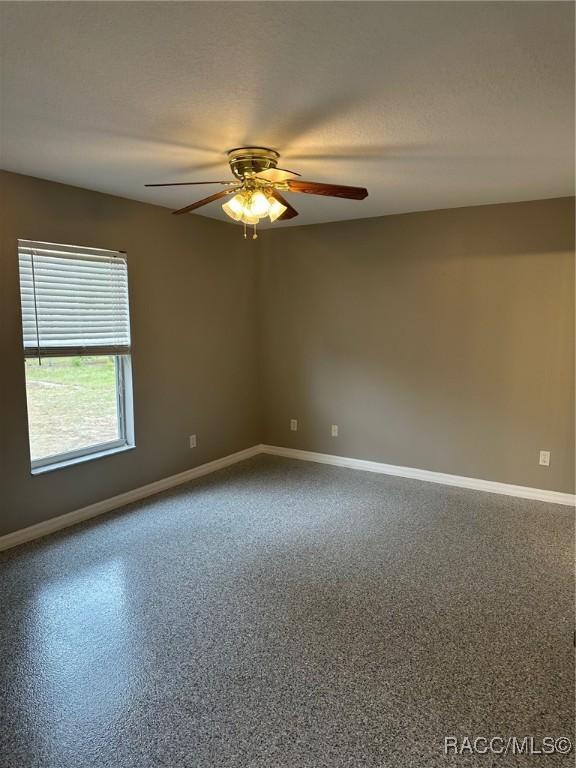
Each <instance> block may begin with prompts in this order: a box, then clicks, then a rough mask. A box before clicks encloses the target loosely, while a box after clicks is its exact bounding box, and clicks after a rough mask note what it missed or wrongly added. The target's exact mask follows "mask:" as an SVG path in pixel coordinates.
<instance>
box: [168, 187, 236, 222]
mask: <svg viewBox="0 0 576 768" xmlns="http://www.w3.org/2000/svg"><path fill="white" fill-rule="evenodd" d="M237 189H240V187H239V186H238V187H233V188H232V189H223V190H222V191H221V192H216V194H215V195H210V197H205V198H204V199H203V200H198V201H197V202H196V203H192V204H191V205H187V206H186V207H185V208H180V209H179V210H178V211H172V213H173V214H176V215H177V214H180V213H188V212H189V211H194V210H196V208H201V207H202V206H203V205H208V203H213V202H214V200H220V199H221V198H222V197H226V195H229V194H230V193H231V192H235V191H236V190H237Z"/></svg>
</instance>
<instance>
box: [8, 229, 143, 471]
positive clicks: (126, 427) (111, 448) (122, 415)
mask: <svg viewBox="0 0 576 768" xmlns="http://www.w3.org/2000/svg"><path fill="white" fill-rule="evenodd" d="M28 243H38V244H40V245H47V246H54V247H55V249H56V250H60V249H62V251H63V252H67V249H78V250H80V251H100V252H103V253H104V252H105V251H103V249H97V248H96V249H95V248H92V247H85V246H73V245H64V244H59V243H48V242H44V241H33V240H27V239H25V238H18V241H17V246H18V247H17V254H18V259H19V263H20V245H21V244H28ZM110 253H116V254H122V258H123V259H124V261H125V263H126V269H127V256H126V253H125V252H124V251H110ZM20 279H21V277H20ZM20 286H21V284H20ZM20 291H22V288H21V287H20ZM127 299H128V297H127ZM21 300H22V293H21ZM126 306H127V310H128V323H130V303H129V299H128V304H127V305H126ZM21 328H22V333H24V326H23V319H21ZM128 333H129V335H130V326H129V325H128ZM36 351H37V352H38V356H39V357H45V356H48V357H58V358H61V359H68V358H76V357H79V356H80V357H82V356H84V355H88V356H90V357H113V358H114V364H115V383H116V416H117V427H118V437H117V438H116V439H115V440H109V441H106V442H104V443H95V444H92V445H87V446H83V447H81V448H75V449H73V450H71V451H64V452H62V453H55V454H51V455H50V456H43V457H41V458H38V459H33V458H32V444H31V440H30V437H31V424H30V417H29V415H28V418H27V432H28V451H29V458H30V471H31V474H32V475H37V474H42V473H44V472H48V471H51V470H54V469H60V468H62V467H67V466H72V465H75V464H80V463H83V462H86V461H91V460H94V459H97V458H101V457H104V456H110V455H113V454H115V453H120V452H122V451H127V450H131V449H133V448H135V447H136V442H135V436H134V405H133V387H132V350H131V344H130V339H129V338H128V346H127V348H122V345H119V346H118V347H117V348H116V350H114V349H107V350H106V351H104V346H101V347H100V350H99V351H98V348H93V347H86V348H85V349H79V348H74V349H72V348H71V349H70V351H69V352H68V353H67V352H66V351H65V350H64V348H60V349H59V350H58V351H56V350H54V352H52V353H50V352H49V351H48V350H46V351H47V353H48V354H47V355H46V354H42V351H41V350H40V349H38V350H36ZM34 357H36V355H35V354H34V353H33V354H29V353H28V354H27V351H26V347H24V345H23V360H24V362H26V360H27V359H33V358H34ZM25 387H26V404H27V408H28V386H27V380H26V374H25Z"/></svg>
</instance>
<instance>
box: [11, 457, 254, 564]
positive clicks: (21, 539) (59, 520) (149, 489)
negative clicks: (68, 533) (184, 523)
mask: <svg viewBox="0 0 576 768" xmlns="http://www.w3.org/2000/svg"><path fill="white" fill-rule="evenodd" d="M261 451H262V447H261V446H260V445H253V446H252V447H251V448H246V449H245V450H243V451H238V452H237V453H231V454H230V455H229V456H223V457H222V458H221V459H216V460H215V461H209V462H208V463H207V464H200V466H198V467H193V468H192V469H187V470H186V471H185V472H180V474H178V475H171V476H170V477H164V478H162V480H157V481H156V482H155V483H149V484H148V485H142V486H141V487H140V488H134V490H132V491H127V492H126V493H121V494H119V495H118V496H112V497H111V498H109V499H103V500H102V501H97V502H96V503H95V504H90V505H89V506H87V507H82V509H76V510H74V511H73V512H68V513H67V514H65V515H59V516H58V517H53V518H51V519H50V520H45V521H43V522H42V523H37V524H36V525H30V526H29V527H28V528H22V529H21V530H19V531H14V532H13V533H8V534H6V535H5V536H0V551H2V550H3V549H10V548H11V547H15V546H17V545H18V544H24V543H25V542H27V541H32V540H33V539H39V538H41V537H42V536H46V535H47V534H49V533H54V532H55V531H59V530H61V529H62V528H69V527H70V526H72V525H76V523H81V522H83V521H84V520H89V519H90V518H91V517H97V515H103V514H104V513H105V512H111V511H112V510H113V509H118V508H119V507H124V506H126V504H132V502H134V501H140V499H145V498H146V497H147V496H154V495H155V494H156V493H161V492H162V491H166V490H168V489H169V488H173V487H174V486H176V485H182V484H183V483H188V482H190V480H194V479H195V478H197V477H202V475H208V474H210V472H216V471H217V470H218V469H224V467H229V466H230V465H231V464H236V463H237V462H239V461H244V460H245V459H249V458H251V457H252V456H255V455H256V454H257V453H261Z"/></svg>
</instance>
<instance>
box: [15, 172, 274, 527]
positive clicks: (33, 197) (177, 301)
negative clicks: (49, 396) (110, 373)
mask: <svg viewBox="0 0 576 768" xmlns="http://www.w3.org/2000/svg"><path fill="white" fill-rule="evenodd" d="M0 181H1V193H2V194H1V202H0V210H1V214H0V215H1V216H2V241H1V261H0V313H1V314H0V334H1V335H0V387H1V389H0V535H1V534H3V533H7V532H9V531H12V530H15V529H18V528H23V527H25V526H27V525H31V524H33V523H37V522H39V521H41V520H45V519H47V518H50V517H53V516H55V515H59V514H62V513H64V512H69V511H71V510H74V509H77V508H80V507H83V506H85V505H87V504H90V503H92V502H95V501H98V500H100V499H104V498H107V497H110V496H113V495H115V494H118V493H121V492H123V491H127V490H129V489H132V488H135V487H138V486H140V485H143V484H146V483H149V482H152V481H154V480H157V479H159V478H162V477H165V476H167V475H171V474H174V473H177V472H181V471H183V470H185V469H187V468H189V467H192V466H195V465H197V464H201V463H203V462H206V461H209V460H211V459H214V458H217V457H220V456H223V455H226V454H229V453H232V452H234V451H237V450H240V449H242V448H246V447H248V446H250V445H254V444H255V443H257V442H258V441H259V439H260V429H259V427H260V423H259V411H258V407H259V397H258V393H257V381H256V361H255V351H256V349H255V339H256V333H255V322H256V314H255V296H254V291H255V287H256V281H255V268H256V260H255V256H254V251H253V250H251V249H250V248H246V247H242V246H244V245H245V244H244V242H243V241H242V240H241V238H239V236H238V229H237V228H235V227H232V226H228V225H226V224H222V223H218V222H214V221H211V220H209V219H205V218H200V217H197V216H187V217H178V218H176V217H173V216H171V215H170V212H169V211H168V210H167V209H166V208H160V207H156V206H152V205H145V204H143V203H137V202H133V201H130V200H124V199H122V198H116V197H111V196H109V195H103V194H98V193H96V192H89V191H86V190H82V189H78V188H74V187H69V186H64V185H61V184H54V183H51V182H48V181H42V180H39V179H33V178H30V177H26V176H18V175H15V174H8V173H2V175H1V177H0ZM19 237H24V238H32V239H38V240H49V241H54V242H61V243H75V244H80V245H88V246H97V247H100V248H111V249H124V250H126V251H127V252H128V264H129V266H128V270H129V273H128V274H129V284H130V301H131V320H132V338H133V370H134V401H135V428H136V445H137V447H136V449H135V450H133V451H129V452H127V453H122V454H118V455H116V456H111V457H108V458H105V459H98V460H95V461H90V462H87V463H84V464H80V465H77V466H75V467H69V468H67V469H61V470H56V471H54V472H50V473H47V474H44V475H39V476H35V477H32V476H31V475H30V465H29V456H28V437H27V427H26V396H25V388H24V367H23V357H22V339H21V327H20V304H19V301H20V299H19V288H18V267H17V252H16V240H17V238H19ZM193 432H195V433H197V434H198V440H199V446H198V448H197V449H195V450H190V448H189V447H188V435H189V434H191V433H193Z"/></svg>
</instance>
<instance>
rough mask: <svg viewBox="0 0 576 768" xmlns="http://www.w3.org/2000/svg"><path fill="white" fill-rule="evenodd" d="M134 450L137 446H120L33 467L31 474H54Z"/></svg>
mask: <svg viewBox="0 0 576 768" xmlns="http://www.w3.org/2000/svg"><path fill="white" fill-rule="evenodd" d="M134 448H136V446H135V445H120V446H117V447H115V448H107V449H106V450H104V451H97V452H94V453H86V454H84V455H83V456H76V457H74V458H73V459H63V460H62V461H55V462H54V463H52V464H44V465H43V466H41V467H32V469H31V470H30V472H31V474H32V475H44V474H46V472H53V471H54V470H55V469H66V467H73V466H75V465H76V464H84V463H85V462H87V461H94V459H102V458H104V457H105V456H113V455H114V454H116V453H124V452H125V451H132V450H134Z"/></svg>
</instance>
